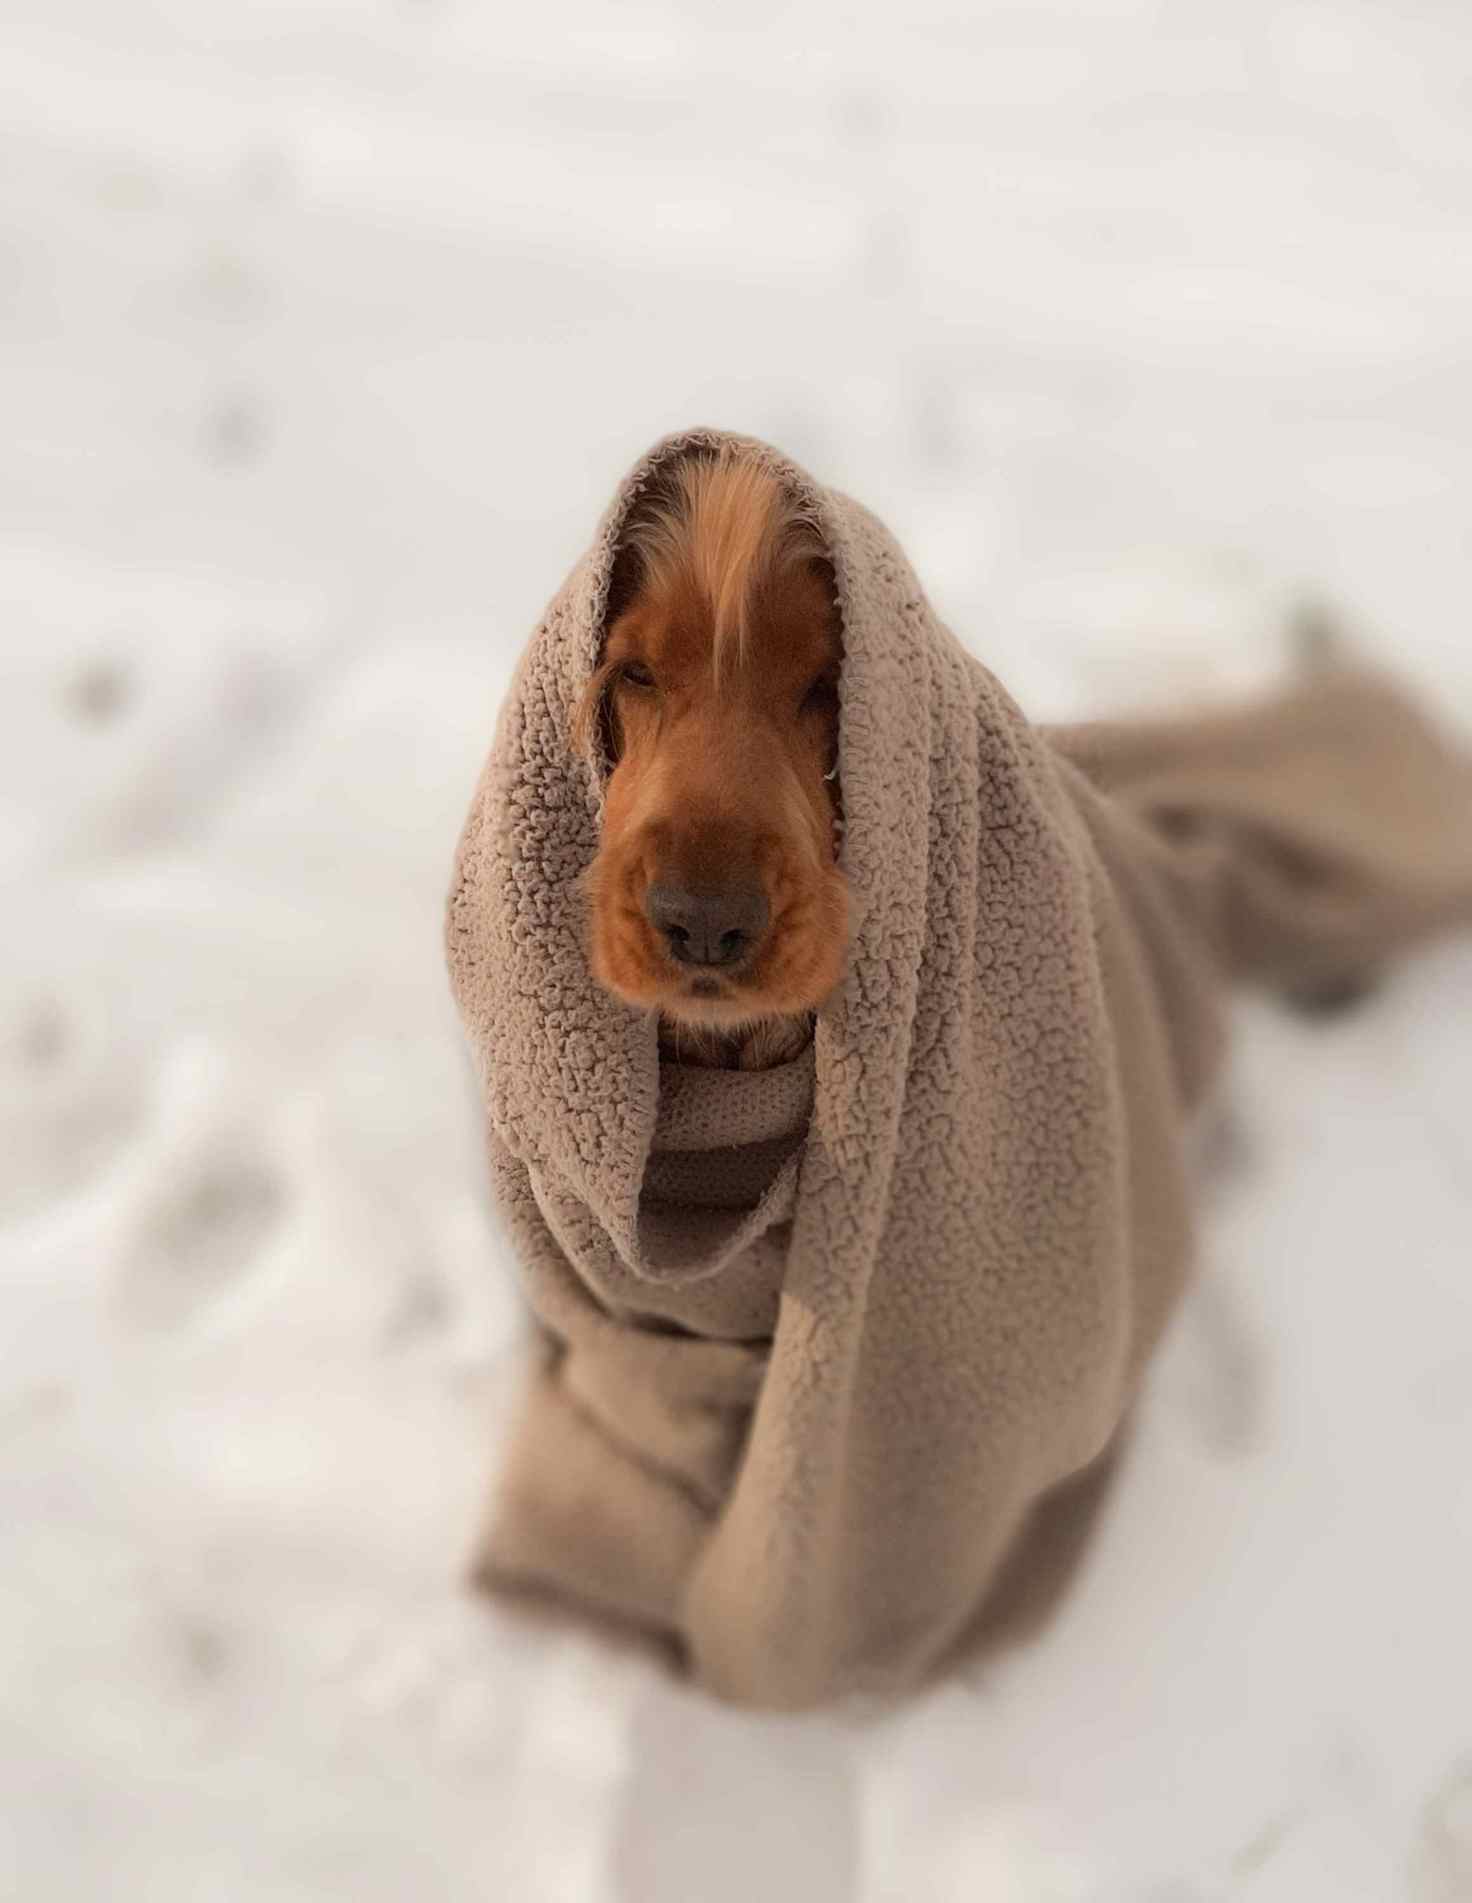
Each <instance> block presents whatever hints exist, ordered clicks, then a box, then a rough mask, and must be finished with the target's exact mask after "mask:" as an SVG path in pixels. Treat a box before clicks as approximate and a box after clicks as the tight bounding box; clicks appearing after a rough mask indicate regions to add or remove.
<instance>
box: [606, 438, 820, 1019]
mask: <svg viewBox="0 0 1472 1903" xmlns="http://www.w3.org/2000/svg"><path fill="white" fill-rule="evenodd" d="M841 659H842V635H841V626H840V621H839V615H838V609H837V605H836V599H835V589H834V578H833V570H832V567H831V565H830V563H829V561H828V559H827V557H826V555H825V553H824V550H823V545H822V542H821V539H820V538H819V536H818V534H817V531H816V529H815V528H814V526H813V524H812V523H811V522H810V521H809V520H808V519H807V518H806V517H805V516H804V515H803V514H802V513H801V512H800V511H799V510H798V509H797V508H796V507H795V506H794V504H793V503H792V501H791V500H790V499H789V498H788V497H787V496H786V495H785V493H784V491H783V490H782V488H781V486H780V484H779V483H778V482H777V481H776V480H775V479H774V478H773V477H772V476H771V475H769V474H768V473H767V472H766V471H765V470H764V469H762V468H761V467H760V466H759V465H758V464H756V463H754V462H751V461H746V460H743V459H742V458H741V457H740V456H739V454H733V453H729V452H728V453H724V454H722V455H720V456H712V457H704V458H702V457H690V458H687V459H685V460H684V461H683V462H682V463H681V464H680V465H679V466H678V467H677V468H676V470H675V472H674V474H673V476H670V477H667V478H666V479H665V481H664V483H663V484H662V485H661V486H660V487H659V488H658V489H657V490H656V492H655V493H654V495H653V496H651V497H650V498H649V499H648V500H647V501H646V502H645V504H644V506H643V508H642V509H641V510H640V511H639V512H638V513H637V515H636V517H635V519H634V520H633V521H632V522H631V524H630V526H629V528H628V530H627V531H626V534H625V538H624V542H623V544H622V546H621V549H620V553H619V557H618V560H617V563H616V565H615V571H614V577H613V582H612V586H611V590H610V606H609V615H608V619H607V622H606V625H605V636H604V643H603V652H602V656H601V660H600V664H599V667H598V669H597V671H596V672H595V674H594V676H593V679H592V681H591V682H590V683H589V687H588V690H587V694H586V696H585V700H584V704H583V709H582V717H581V726H582V731H583V734H584V737H585V739H586V741H587V743H588V744H590V745H594V746H599V747H602V748H603V749H604V751H605V754H606V758H607V761H608V762H609V765H610V772H609V777H608V782H607V796H606V801H605V807H604V817H603V829H602V835H601V839H600V844H599V850H598V854H597V857H596V859H595V861H594V864H593V866H592V868H591V871H590V874H589V896H590V901H591V948H590V950H591V960H592V969H593V973H594V976H595V977H596V978H597V979H598V981H599V982H600V983H601V984H603V985H605V986H606V987H607V988H608V989H609V990H611V991H613V992H614V993H615V994H616V995H617V996H619V997H621V998H623V999H625V1000H626V1001H627V1002H629V1003H631V1004H637V1005H643V1006H646V1007H655V1008H657V1009H658V1010H659V1011H660V1012H661V1013H662V1014H663V1015H664V1016H665V1017H667V1018H670V1019H673V1020H675V1021H676V1022H681V1023H687V1024H693V1025H702V1026H708V1027H718V1028H723V1029H734V1028H737V1027H740V1026H744V1025H749V1024H752V1023H754V1022H758V1021H760V1020H763V1019H768V1018H774V1017H794V1016H799V1015H801V1014H804V1013H806V1012H809V1011H811V1010H813V1009H814V1008H816V1007H817V1006H818V1005H819V1004H821V1003H822V1001H823V999H824V998H825V997H826V996H827V995H828V993H829V992H830V991H831V990H832V989H833V987H834V985H835V984H836V983H837V982H838V979H839V976H840V974H841V971H842V966H843V958H844V952H845V948H846V943H847V936H848V894H847V886H846V882H845V880H844V878H843V875H842V874H841V872H840V871H839V869H838V866H837V863H836V858H837V839H838V832H839V807H838V793H837V786H836V780H835V774H836V763H837V746H838V711H839V710H838V672H839V665H840V662H841Z"/></svg>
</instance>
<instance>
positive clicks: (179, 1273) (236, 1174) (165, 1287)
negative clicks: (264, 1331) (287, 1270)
mask: <svg viewBox="0 0 1472 1903" xmlns="http://www.w3.org/2000/svg"><path fill="white" fill-rule="evenodd" d="M285 1203H286V1197H285V1193H284V1190H283V1187H282V1185H281V1183H280V1181H279V1179H278V1178H277V1176H276V1175H275V1173H274V1172H273V1171H272V1170H271V1169H269V1168H267V1167H266V1166H265V1165H264V1164H263V1163H261V1162H259V1161H258V1160H256V1159H254V1158H251V1157H247V1156H231V1155H213V1156H206V1157H203V1158H199V1159H196V1160H195V1161H194V1162H193V1163H192V1164H191V1165H190V1166H189V1167H188V1169H187V1170H186V1171H185V1172H184V1173H183V1174H181V1175H180V1176H179V1177H178V1178H177V1179H176V1180H175V1181H173V1182H171V1183H170V1184H169V1185H168V1186H167V1188H166V1189H165V1191H164V1192H163V1194H161V1195H160V1196H159V1197H158V1199H157V1201H156V1202H155V1203H154V1204H153V1206H152V1207H151V1208H150V1209H149V1210H148V1212H147V1214H146V1215H145V1216H144V1218H143V1221H142V1222H141V1223H140V1225H139V1228H138V1231H137V1234H136V1236H135V1238H134V1242H133V1247H132V1250H131V1251H130V1255H129V1260H128V1264H127V1267H126V1268H125V1270H124V1272H123V1280H122V1287H121V1298H120V1299H121V1306H122V1308H123V1311H124V1313H125V1314H126V1315H127V1317H128V1318H129V1319H130V1320H131V1321H133V1322H135V1323H137V1324H138V1325H139V1326H142V1327H146V1328H155V1329H160V1330H163V1331H165V1332H168V1331H172V1330H175V1329H180V1328H187V1327H189V1326H190V1325H191V1324H193V1323H194V1322H196V1321H199V1320H201V1319H202V1318H203V1317H204V1316H205V1315H206V1314H207V1313H209V1312H210V1311H211V1310H213V1309H214V1308H215V1307H216V1306H217V1305H218V1304H219V1303H220V1302H222V1301H224V1300H225V1299H226V1297H228V1296H229V1295H230V1294H231V1293H232V1292H234V1291H235V1290H236V1289H237V1288H239V1287H240V1286H241V1284H242V1283H243V1282H244V1281H246V1280H248V1279H249V1278H250V1276H251V1275H252V1274H253V1273H254V1271H255V1269H256V1268H257V1266H258V1265H259V1264H260V1262H261V1261H262V1259H263V1257H264V1254H265V1248H266V1244H267V1243H268V1241H269V1240H270V1238H271V1236H272V1235H273V1234H274V1233H275V1231H276V1228H277V1226H278V1225H279V1223H280V1221H281V1217H282V1213H283V1211H284V1208H285Z"/></svg>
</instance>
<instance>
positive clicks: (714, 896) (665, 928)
mask: <svg viewBox="0 0 1472 1903" xmlns="http://www.w3.org/2000/svg"><path fill="white" fill-rule="evenodd" d="M644 910H645V911H646V912H647V913H648V914H649V922H650V924H651V925H652V926H653V927H654V929H655V930H656V931H657V932H659V933H660V934H661V935H662V937H663V938H664V941H665V943H666V944H667V945H668V946H669V948H670V956H671V957H672V958H678V959H679V961H680V963H681V964H682V965H734V964H737V963H739V962H740V960H741V959H743V958H744V957H745V956H746V954H747V953H748V952H749V951H750V950H751V949H752V947H753V946H754V945H755V944H756V942H757V940H758V939H759V938H760V937H761V935H762V933H763V932H764V931H765V930H766V925H767V901H766V897H765V895H764V894H763V892H762V891H761V889H760V887H758V886H736V887H733V888H731V889H730V890H728V891H725V892H687V891H686V890H685V889H684V887H683V886H678V885H652V886H650V888H649V896H648V898H647V899H645V901H644Z"/></svg>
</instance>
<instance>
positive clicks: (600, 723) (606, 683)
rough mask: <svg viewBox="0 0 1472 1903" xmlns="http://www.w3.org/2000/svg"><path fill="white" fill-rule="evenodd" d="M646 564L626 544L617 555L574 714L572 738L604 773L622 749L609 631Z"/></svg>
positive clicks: (635, 590)
mask: <svg viewBox="0 0 1472 1903" xmlns="http://www.w3.org/2000/svg"><path fill="white" fill-rule="evenodd" d="M643 578H644V577H643V564H642V562H641V561H640V558H639V551H638V550H637V549H636V548H631V547H630V546H629V545H628V544H627V543H625V544H624V545H623V546H621V547H620V548H619V549H618V550H617V551H616V552H615V554H614V558H613V568H612V570H611V571H610V574H609V577H608V594H607V596H606V598H605V602H604V608H603V625H602V629H601V632H600V635H599V642H598V663H597V665H596V666H595V668H594V669H593V672H592V674H591V675H590V676H589V678H588V684H587V686H586V687H585V688H584V689H583V691H582V694H581V696H580V698H579V700H578V704H577V707H576V709H575V711H574V713H573V723H572V737H573V741H574V744H575V745H576V746H577V747H578V749H579V751H581V752H583V753H586V754H588V755H589V756H590V757H591V758H592V759H593V760H594V762H595V763H596V764H598V765H600V766H601V767H602V768H603V770H604V771H605V772H611V771H612V769H613V768H614V767H615V766H617V764H618V757H619V754H620V753H621V752H622V750H623V744H622V740H621V737H620V734H619V730H618V716H617V714H616V713H615V711H614V705H613V695H612V694H611V693H610V692H609V689H610V688H611V686H612V685H613V676H614V672H615V670H614V669H613V668H611V667H609V665H608V663H607V662H606V661H605V660H604V658H603V657H604V652H605V650H606V647H607V643H608V630H609V629H610V628H611V627H612V626H613V624H614V623H615V622H616V621H617V620H618V618H619V616H620V615H621V614H624V613H625V612H626V611H627V610H628V608H629V607H630V605H631V604H632V602H633V600H634V597H635V596H636V595H637V594H638V592H639V586H640V583H641V582H642V581H643Z"/></svg>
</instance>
